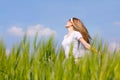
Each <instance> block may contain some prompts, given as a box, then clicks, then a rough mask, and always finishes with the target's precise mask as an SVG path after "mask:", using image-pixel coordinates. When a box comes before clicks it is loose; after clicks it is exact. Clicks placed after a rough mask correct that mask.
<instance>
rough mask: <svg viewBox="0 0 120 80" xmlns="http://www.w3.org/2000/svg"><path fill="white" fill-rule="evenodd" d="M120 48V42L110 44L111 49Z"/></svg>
mask: <svg viewBox="0 0 120 80" xmlns="http://www.w3.org/2000/svg"><path fill="white" fill-rule="evenodd" d="M115 49H116V50H120V43H118V42H111V43H110V44H109V50H110V51H114V50H115Z"/></svg>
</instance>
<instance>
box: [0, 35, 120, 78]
mask: <svg viewBox="0 0 120 80" xmlns="http://www.w3.org/2000/svg"><path fill="white" fill-rule="evenodd" d="M30 45H32V50H31V47H30ZM91 45H92V46H94V47H96V48H97V50H98V51H99V52H100V53H101V55H98V54H97V53H95V52H93V51H89V52H88V55H87V54H86V55H85V56H84V57H82V58H80V59H79V61H78V62H77V63H75V62H74V58H73V56H70V57H69V58H68V59H65V55H64V51H63V49H62V47H60V48H59V49H58V50H57V51H56V47H57V44H56V43H55V41H54V37H50V38H49V39H47V40H44V39H40V40H39V41H37V36H36V37H35V38H34V41H33V43H31V42H30V40H29V39H28V38H27V36H24V38H23V40H22V41H21V42H20V43H19V44H17V45H14V46H13V47H12V49H11V50H10V54H9V55H6V46H5V44H4V41H3V40H0V80H120V51H116V50H115V51H114V52H110V51H109V50H108V45H107V44H106V43H104V42H103V41H102V40H99V41H98V40H97V38H95V39H94V40H93V42H92V44H91Z"/></svg>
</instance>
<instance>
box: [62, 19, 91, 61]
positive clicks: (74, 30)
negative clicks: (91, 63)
mask: <svg viewBox="0 0 120 80" xmlns="http://www.w3.org/2000/svg"><path fill="white" fill-rule="evenodd" d="M66 28H67V30H68V33H67V34H66V35H65V36H64V39H63V41H62V46H63V48H64V51H65V57H66V58H68V56H69V51H70V47H71V43H72V44H73V48H72V51H73V52H72V53H73V56H74V57H75V59H78V58H79V57H82V56H83V55H84V54H83V53H81V52H80V48H79V46H80V43H82V44H83V45H84V47H85V48H86V49H90V47H91V46H90V40H91V37H90V35H89V32H88V30H87V29H86V27H85V26H84V24H83V23H82V21H81V20H80V19H78V18H75V17H73V18H71V19H69V21H68V22H67V24H66Z"/></svg>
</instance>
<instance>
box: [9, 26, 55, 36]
mask: <svg viewBox="0 0 120 80" xmlns="http://www.w3.org/2000/svg"><path fill="white" fill-rule="evenodd" d="M8 32H9V33H11V34H12V35H15V36H21V35H24V33H26V34H27V35H28V36H35V35H36V33H38V36H49V35H52V34H54V35H56V31H54V30H52V29H50V28H47V27H44V26H42V25H40V24H38V25H34V26H29V27H28V28H27V30H26V31H23V29H22V28H21V27H16V26H13V27H11V28H10V29H9V30H8Z"/></svg>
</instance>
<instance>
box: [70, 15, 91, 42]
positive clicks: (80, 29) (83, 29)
mask: <svg viewBox="0 0 120 80" xmlns="http://www.w3.org/2000/svg"><path fill="white" fill-rule="evenodd" d="M69 21H71V23H72V24H73V27H74V30H75V31H78V32H80V33H81V34H82V36H83V39H84V40H85V41H86V42H87V43H89V44H90V40H91V36H90V35H89V32H88V30H87V28H86V27H85V26H84V24H83V23H82V21H81V20H80V19H78V18H75V17H73V18H71V19H70V20H69Z"/></svg>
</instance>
